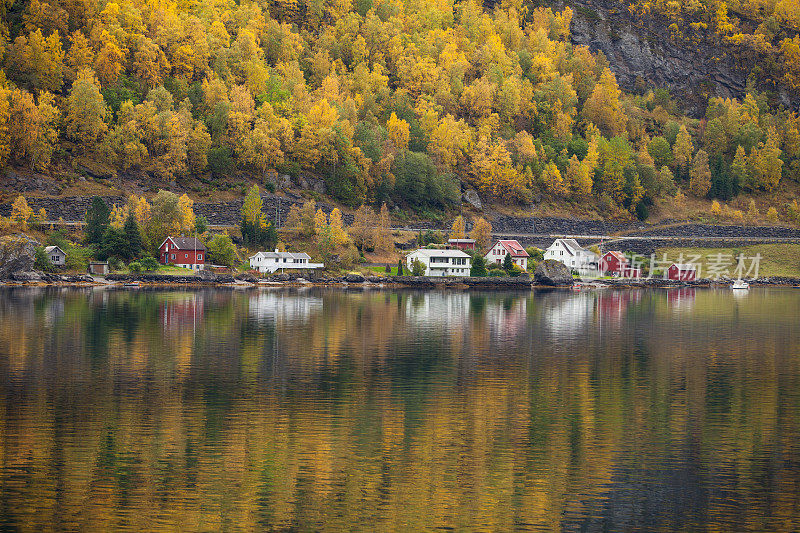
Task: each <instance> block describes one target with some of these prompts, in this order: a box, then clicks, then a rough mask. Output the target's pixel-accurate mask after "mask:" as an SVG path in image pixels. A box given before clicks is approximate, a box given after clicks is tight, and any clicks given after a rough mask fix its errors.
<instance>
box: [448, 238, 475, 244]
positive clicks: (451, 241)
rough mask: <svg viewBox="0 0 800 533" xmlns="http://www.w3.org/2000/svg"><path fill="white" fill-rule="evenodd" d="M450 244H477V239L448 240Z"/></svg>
mask: <svg viewBox="0 0 800 533" xmlns="http://www.w3.org/2000/svg"><path fill="white" fill-rule="evenodd" d="M447 242H450V243H467V244H468V243H473V244H474V243H475V239H447Z"/></svg>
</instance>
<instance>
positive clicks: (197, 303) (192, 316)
mask: <svg viewBox="0 0 800 533" xmlns="http://www.w3.org/2000/svg"><path fill="white" fill-rule="evenodd" d="M204 307H205V305H204V300H203V298H202V297H201V298H198V297H197V295H196V294H180V293H178V294H168V295H166V296H165V298H164V301H162V302H161V306H160V307H159V310H158V314H159V319H160V320H161V325H162V326H163V327H164V329H165V330H178V329H181V328H182V327H184V326H196V325H197V324H199V323H200V322H202V319H203V312H204Z"/></svg>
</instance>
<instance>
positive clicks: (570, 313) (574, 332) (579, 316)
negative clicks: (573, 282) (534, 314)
mask: <svg viewBox="0 0 800 533" xmlns="http://www.w3.org/2000/svg"><path fill="white" fill-rule="evenodd" d="M542 301H543V304H544V305H541V306H540V308H541V309H542V319H543V322H544V324H545V326H546V329H547V330H548V331H550V333H551V334H552V335H553V339H554V340H565V339H574V338H576V337H578V336H579V335H581V334H583V333H584V332H585V329H586V326H587V324H589V322H590V321H591V318H592V316H593V315H594V307H595V298H594V295H593V294H592V293H591V292H580V293H575V294H567V293H551V294H548V295H547V296H545V297H542ZM556 345H557V343H556Z"/></svg>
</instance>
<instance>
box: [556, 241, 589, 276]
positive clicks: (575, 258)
mask: <svg viewBox="0 0 800 533" xmlns="http://www.w3.org/2000/svg"><path fill="white" fill-rule="evenodd" d="M544 258H545V259H555V260H556V261H561V262H562V263H564V264H565V265H566V266H567V267H569V268H570V269H572V270H578V271H588V270H593V269H595V270H596V269H597V263H598V261H599V260H600V256H598V255H597V254H596V253H594V252H592V251H591V250H587V249H586V248H583V247H582V246H581V245H580V244H578V241H576V240H575V239H556V240H555V241H553V244H551V245H550V246H549V247H548V248H547V250H545V252H544Z"/></svg>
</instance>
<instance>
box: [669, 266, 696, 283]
mask: <svg viewBox="0 0 800 533" xmlns="http://www.w3.org/2000/svg"><path fill="white" fill-rule="evenodd" d="M667 279H671V280H675V281H694V280H695V279H697V267H696V266H695V265H691V264H680V263H672V265H671V266H670V267H669V268H668V269H667Z"/></svg>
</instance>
